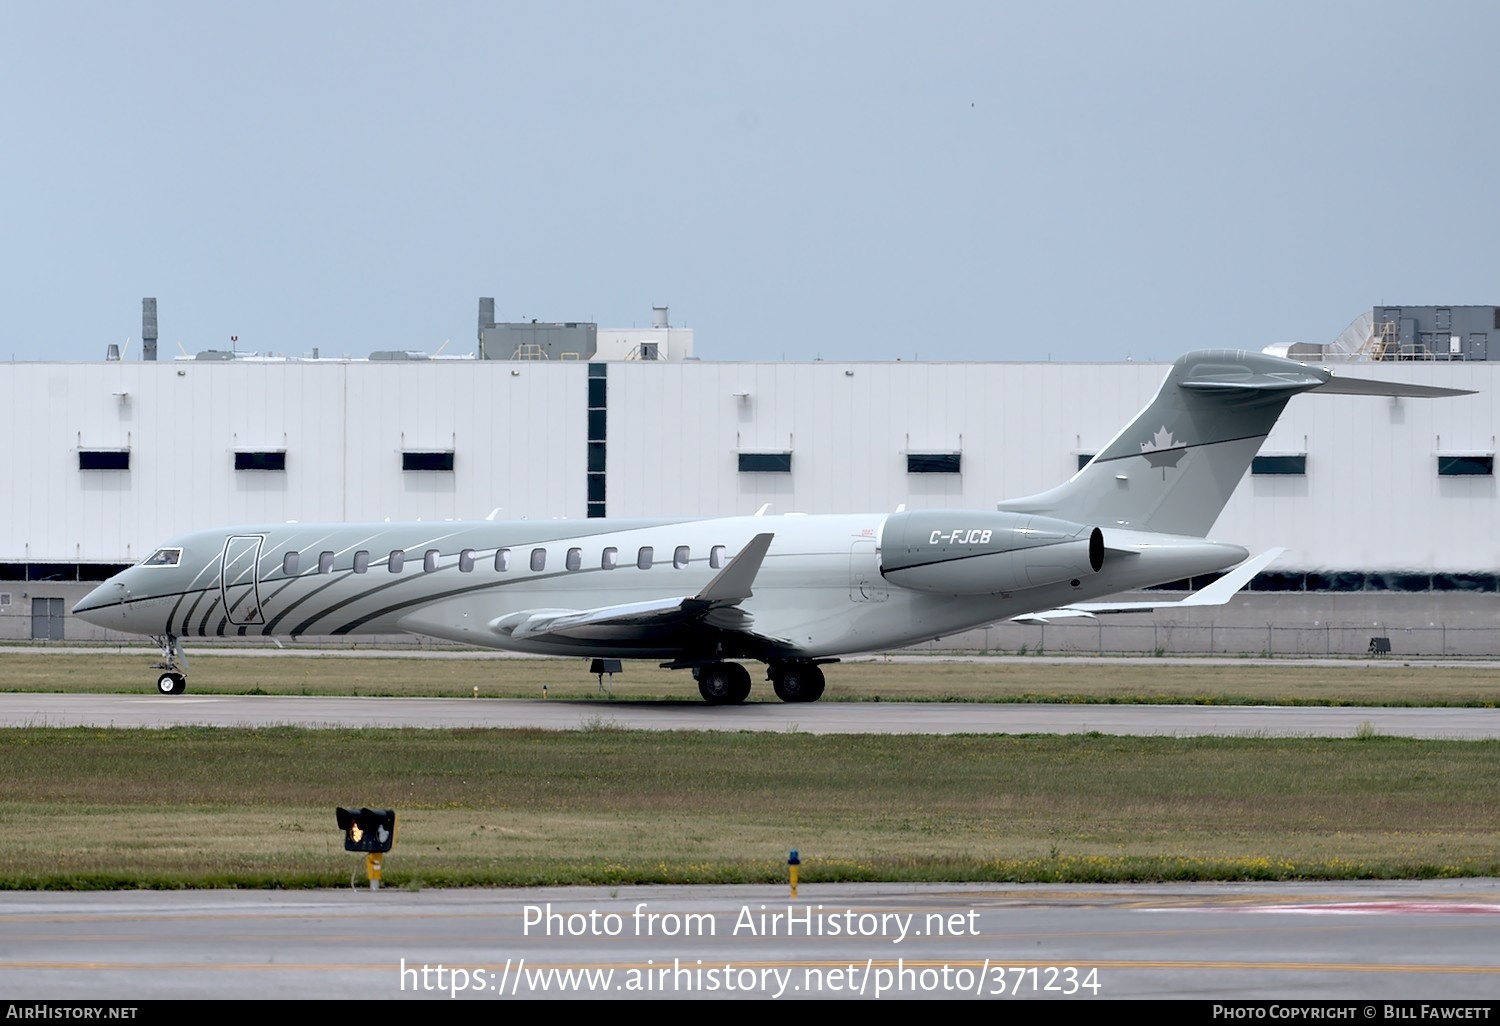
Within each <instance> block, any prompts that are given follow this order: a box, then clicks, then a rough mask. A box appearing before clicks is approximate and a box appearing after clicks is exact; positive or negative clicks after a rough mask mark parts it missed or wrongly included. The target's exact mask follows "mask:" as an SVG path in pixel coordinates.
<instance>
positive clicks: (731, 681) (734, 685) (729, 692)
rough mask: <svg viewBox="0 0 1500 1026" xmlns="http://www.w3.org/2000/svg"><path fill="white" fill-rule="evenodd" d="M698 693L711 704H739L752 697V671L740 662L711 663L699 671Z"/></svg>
mask: <svg viewBox="0 0 1500 1026" xmlns="http://www.w3.org/2000/svg"><path fill="white" fill-rule="evenodd" d="M698 693H699V694H700V695H702V696H703V700H704V701H705V702H707V703H708V704H709V705H739V704H740V703H742V702H744V700H745V699H747V698H749V697H750V671H749V670H747V669H745V668H744V667H743V666H741V665H740V664H739V663H710V664H709V665H708V666H705V667H703V668H702V669H700V670H699V671H698Z"/></svg>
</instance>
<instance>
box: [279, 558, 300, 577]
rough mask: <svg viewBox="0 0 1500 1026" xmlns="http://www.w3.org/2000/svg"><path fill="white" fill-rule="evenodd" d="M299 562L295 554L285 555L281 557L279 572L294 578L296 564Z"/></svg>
mask: <svg viewBox="0 0 1500 1026" xmlns="http://www.w3.org/2000/svg"><path fill="white" fill-rule="evenodd" d="M299 562H300V560H299V559H298V558H297V553H295V552H288V553H287V554H286V555H284V556H282V557H281V572H282V573H284V574H286V575H287V576H288V577H296V576H297V564H298V563H299Z"/></svg>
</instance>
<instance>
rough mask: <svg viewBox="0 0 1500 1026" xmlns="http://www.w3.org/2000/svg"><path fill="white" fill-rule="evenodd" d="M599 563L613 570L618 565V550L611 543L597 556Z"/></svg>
mask: <svg viewBox="0 0 1500 1026" xmlns="http://www.w3.org/2000/svg"><path fill="white" fill-rule="evenodd" d="M599 565H600V566H601V567H603V568H604V569H606V570H613V569H614V568H615V567H617V566H619V565H620V550H619V549H617V548H615V547H614V546H613V545H611V546H609V547H608V548H606V549H605V550H604V555H602V556H600V557H599Z"/></svg>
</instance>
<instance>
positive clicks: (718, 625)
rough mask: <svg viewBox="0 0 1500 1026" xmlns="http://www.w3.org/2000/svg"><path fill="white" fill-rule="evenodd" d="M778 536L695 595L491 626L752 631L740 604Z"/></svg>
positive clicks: (515, 634)
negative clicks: (694, 628)
mask: <svg viewBox="0 0 1500 1026" xmlns="http://www.w3.org/2000/svg"><path fill="white" fill-rule="evenodd" d="M773 537H774V535H773V534H772V533H770V532H766V533H764V534H757V535H756V536H755V537H754V538H752V539H751V540H750V542H749V544H747V545H746V546H745V547H744V548H743V549H741V550H740V552H739V555H737V556H735V557H734V559H732V560H730V561H729V565H728V566H726V567H724V569H722V570H720V571H719V572H718V574H716V575H715V576H714V579H713V580H711V581H709V582H708V584H706V585H705V586H704V587H703V590H702V591H700V592H698V594H696V595H679V596H674V597H667V598H660V599H647V600H646V601H643V602H626V603H621V604H619V605H613V606H597V607H595V608H593V609H523V610H521V611H520V612H516V613H509V614H507V615H505V616H501V617H496V618H495V619H494V620H491V621H490V623H489V628H490V630H492V631H495V632H497V633H500V634H507V635H509V636H510V637H512V638H517V639H520V638H535V637H541V636H543V635H555V636H558V637H575V636H579V634H580V632H586V631H587V630H588V629H590V628H599V627H611V628H627V629H631V628H633V629H638V630H640V631H642V632H643V633H656V632H659V631H662V630H665V629H671V628H681V627H689V626H692V625H694V624H701V625H704V626H706V627H709V628H713V629H716V630H721V631H724V630H728V631H742V632H744V633H752V632H750V631H749V627H750V623H751V617H750V614H749V613H747V612H745V611H744V610H743V609H740V608H739V604H740V603H741V602H743V601H744V600H745V599H747V598H750V597H751V595H752V594H753V592H752V591H751V585H752V584H753V583H754V581H755V576H756V574H758V573H759V572H760V566H761V563H762V562H763V561H764V560H765V558H766V551H767V550H768V549H769V548H770V547H771V539H772V538H773Z"/></svg>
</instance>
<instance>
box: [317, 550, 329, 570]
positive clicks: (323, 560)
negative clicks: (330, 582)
mask: <svg viewBox="0 0 1500 1026" xmlns="http://www.w3.org/2000/svg"><path fill="white" fill-rule="evenodd" d="M318 573H320V574H331V573H333V553H332V552H320V553H318Z"/></svg>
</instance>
